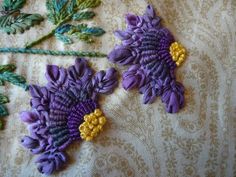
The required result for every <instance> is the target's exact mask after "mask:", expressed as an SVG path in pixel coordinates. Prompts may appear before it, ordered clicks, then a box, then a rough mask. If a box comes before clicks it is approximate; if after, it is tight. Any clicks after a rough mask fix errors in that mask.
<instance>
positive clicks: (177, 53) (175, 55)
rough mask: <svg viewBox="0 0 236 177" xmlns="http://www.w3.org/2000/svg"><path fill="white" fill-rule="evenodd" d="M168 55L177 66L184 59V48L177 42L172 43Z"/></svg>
mask: <svg viewBox="0 0 236 177" xmlns="http://www.w3.org/2000/svg"><path fill="white" fill-rule="evenodd" d="M170 54H171V56H172V59H173V60H174V61H175V63H176V65H177V66H179V65H180V64H181V63H183V61H184V60H185V58H186V50H185V48H184V47H183V46H182V45H181V44H180V43H178V42H173V43H172V44H171V46H170Z"/></svg>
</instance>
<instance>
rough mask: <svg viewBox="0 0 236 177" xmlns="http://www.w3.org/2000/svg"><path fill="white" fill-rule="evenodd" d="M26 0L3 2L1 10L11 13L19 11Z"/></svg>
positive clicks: (7, 0) (6, 0)
mask: <svg viewBox="0 0 236 177" xmlns="http://www.w3.org/2000/svg"><path fill="white" fill-rule="evenodd" d="M25 2H26V0H4V1H3V5H2V8H3V10H4V11H12V10H19V9H21V8H22V7H23V6H24V4H25Z"/></svg>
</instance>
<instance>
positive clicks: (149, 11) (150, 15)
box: [145, 5, 156, 18]
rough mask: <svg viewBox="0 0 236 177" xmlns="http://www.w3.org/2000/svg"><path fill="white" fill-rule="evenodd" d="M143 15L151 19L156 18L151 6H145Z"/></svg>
mask: <svg viewBox="0 0 236 177" xmlns="http://www.w3.org/2000/svg"><path fill="white" fill-rule="evenodd" d="M145 15H147V16H148V17H151V18H155V17H156V13H155V11H154V9H153V6H152V5H148V6H147V9H146V13H145Z"/></svg>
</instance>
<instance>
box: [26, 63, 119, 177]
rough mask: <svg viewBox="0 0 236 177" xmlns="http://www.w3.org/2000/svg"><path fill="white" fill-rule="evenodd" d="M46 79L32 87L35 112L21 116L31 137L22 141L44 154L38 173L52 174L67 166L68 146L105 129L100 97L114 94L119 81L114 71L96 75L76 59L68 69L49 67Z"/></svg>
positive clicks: (36, 152) (39, 160)
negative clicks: (99, 103) (46, 81)
mask: <svg viewBox="0 0 236 177" xmlns="http://www.w3.org/2000/svg"><path fill="white" fill-rule="evenodd" d="M46 78H47V80H48V83H47V85H46V86H44V87H40V86H37V85H31V86H30V93H31V96H32V99H31V107H32V110H31V111H26V112H22V113H21V120H22V121H23V122H25V123H27V124H28V129H29V132H30V136H25V137H23V138H22V145H23V146H24V147H26V148H27V149H29V150H30V151H31V152H32V153H33V154H41V155H40V156H39V157H38V159H37V161H36V163H37V164H38V170H39V171H40V172H41V173H44V174H46V175H50V174H52V173H53V172H55V171H58V170H60V169H62V167H63V166H64V165H65V164H66V162H67V157H66V152H65V149H66V148H67V147H68V145H69V144H71V143H72V142H73V141H80V140H81V139H85V140H87V141H89V140H92V139H93V138H94V137H95V136H96V135H97V134H98V133H99V132H100V131H101V130H102V126H103V125H104V124H105V123H106V118H105V117H104V116H103V113H102V111H101V109H100V108H99V106H98V96H99V94H108V93H111V92H112V91H113V90H114V88H115V87H116V86H117V84H118V81H117V74H116V70H115V69H114V68H110V69H108V70H107V71H99V72H98V73H96V74H95V75H94V74H93V71H92V70H91V69H90V68H89V66H88V63H87V61H86V60H85V59H77V60H76V62H75V65H73V66H70V67H69V68H68V69H65V68H59V67H58V66H55V65H49V66H47V72H46Z"/></svg>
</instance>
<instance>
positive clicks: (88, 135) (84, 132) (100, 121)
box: [79, 109, 107, 141]
mask: <svg viewBox="0 0 236 177" xmlns="http://www.w3.org/2000/svg"><path fill="white" fill-rule="evenodd" d="M106 121H107V120H106V117H104V115H103V113H102V111H101V110H100V109H95V110H94V112H93V113H91V114H87V115H85V116H84V122H83V123H82V124H81V125H80V126H79V131H80V136H81V138H82V139H84V140H86V141H90V140H92V139H93V138H94V137H96V136H97V134H98V133H99V132H100V131H102V127H103V126H104V124H105V123H106Z"/></svg>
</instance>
